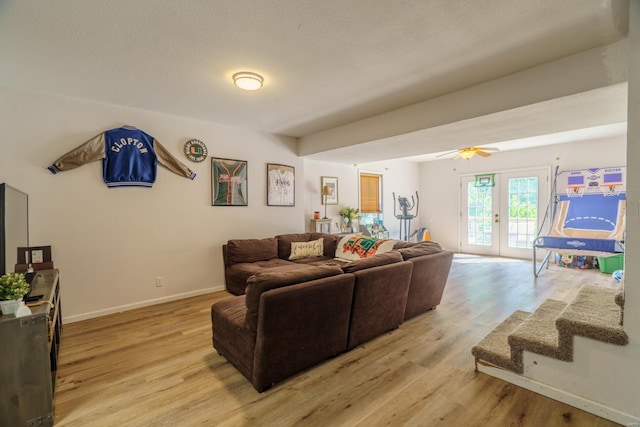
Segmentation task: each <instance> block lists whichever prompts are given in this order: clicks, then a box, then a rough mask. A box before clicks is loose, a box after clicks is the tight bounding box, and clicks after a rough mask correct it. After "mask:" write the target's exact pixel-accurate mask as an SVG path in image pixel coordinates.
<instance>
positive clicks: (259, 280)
mask: <svg viewBox="0 0 640 427" xmlns="http://www.w3.org/2000/svg"><path fill="white" fill-rule="evenodd" d="M300 267H304V268H300ZM338 274H342V269H340V267H336V266H310V265H309V266H307V265H305V266H298V268H295V269H278V271H265V272H262V273H258V274H256V275H254V276H251V277H250V278H249V280H247V287H246V297H245V304H246V305H247V314H246V317H245V323H246V325H247V327H248V328H249V329H250V330H252V331H255V330H256V329H257V327H258V311H259V310H258V309H259V307H260V297H261V296H262V293H263V292H266V291H268V290H271V289H276V288H281V287H284V286H290V285H295V284H298V283H303V282H308V281H311V280H315V279H321V278H323V277H330V276H336V275H338Z"/></svg>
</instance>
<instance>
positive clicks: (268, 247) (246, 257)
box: [223, 237, 278, 265]
mask: <svg viewBox="0 0 640 427" xmlns="http://www.w3.org/2000/svg"><path fill="white" fill-rule="evenodd" d="M223 254H224V264H225V265H232V264H238V263H241V262H257V261H267V260H270V259H273V258H277V257H278V242H277V241H276V239H275V238H274V237H269V238H266V239H233V240H229V241H228V242H227V244H226V245H225V247H224V248H223Z"/></svg>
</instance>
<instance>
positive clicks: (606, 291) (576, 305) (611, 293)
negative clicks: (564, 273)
mask: <svg viewBox="0 0 640 427" xmlns="http://www.w3.org/2000/svg"><path fill="white" fill-rule="evenodd" d="M618 292H619V290H617V289H610V288H603V287H601V286H594V285H585V286H583V287H582V289H580V291H579V292H578V294H577V295H576V297H575V298H574V300H573V301H572V302H571V303H569V305H568V306H567V307H566V309H565V310H564V311H563V312H562V313H561V314H560V316H558V319H557V320H556V326H557V328H558V329H559V330H560V331H561V336H571V335H580V336H583V337H587V338H592V339H595V340H598V341H603V342H606V343H610V344H617V345H626V344H628V343H629V338H628V337H627V334H626V333H625V332H624V330H623V328H622V326H621V325H620V306H618V304H616V301H615V296H616V294H617V293H618ZM561 339H563V338H561Z"/></svg>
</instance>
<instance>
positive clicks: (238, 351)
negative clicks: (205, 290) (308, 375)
mask: <svg viewBox="0 0 640 427" xmlns="http://www.w3.org/2000/svg"><path fill="white" fill-rule="evenodd" d="M319 238H323V244H324V248H323V249H324V251H323V255H322V256H315V257H312V258H302V259H296V260H289V256H290V253H291V243H292V242H310V241H314V240H317V239H319ZM339 239H340V237H339V236H336V235H331V234H323V233H301V234H285V235H280V236H276V237H273V238H268V239H236V240H229V241H228V242H227V244H226V245H224V247H223V256H224V265H225V280H226V287H227V290H228V291H229V292H231V293H232V294H234V295H237V296H236V297H234V298H231V299H229V300H225V301H222V302H219V303H216V304H214V305H213V306H212V307H211V321H212V327H213V347H214V348H215V349H216V350H217V351H218V353H219V354H221V355H222V356H224V357H225V358H226V359H227V360H228V361H229V362H230V363H231V364H232V365H233V366H235V367H236V368H237V369H238V370H239V371H240V372H241V373H242V374H243V375H244V376H245V377H246V378H247V379H248V380H249V381H250V382H251V383H252V384H253V386H254V388H255V389H256V390H258V391H259V392H262V391H264V390H266V389H268V388H269V387H271V385H273V384H275V383H277V382H279V381H282V380H284V379H286V378H288V377H290V376H291V375H293V374H295V373H297V372H299V371H301V370H303V369H305V368H308V367H310V366H313V365H315V364H317V363H320V362H321V361H323V360H326V359H327V358H330V357H333V356H336V355H338V354H340V353H343V352H345V351H348V350H351V349H352V348H354V347H357V346H359V345H361V344H363V343H365V342H367V341H369V340H370V339H372V338H375V337H376V336H379V335H381V334H383V333H384V332H387V331H390V330H392V329H395V328H397V327H398V326H400V325H401V324H402V322H403V321H404V320H406V319H409V318H411V317H413V316H416V315H418V314H421V313H424V312H425V311H428V310H430V309H433V308H435V307H436V306H437V305H438V304H439V303H440V300H441V298H442V294H443V292H444V287H445V284H446V281H447V277H448V275H449V270H450V267H451V262H452V259H453V254H452V253H451V252H447V251H443V250H442V248H441V247H440V245H438V244H437V243H434V242H420V243H408V242H401V241H399V242H397V243H396V244H395V245H394V249H393V250H391V251H389V252H385V253H382V254H379V255H374V256H370V257H368V258H363V259H359V260H356V261H350V262H345V261H341V260H337V259H335V258H334V257H335V251H336V245H337V243H338V241H339ZM243 294H244V295H243Z"/></svg>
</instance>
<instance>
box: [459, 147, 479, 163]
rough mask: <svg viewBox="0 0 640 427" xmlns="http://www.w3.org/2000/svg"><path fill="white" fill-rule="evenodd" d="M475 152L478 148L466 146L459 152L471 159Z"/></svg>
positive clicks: (461, 155)
mask: <svg viewBox="0 0 640 427" xmlns="http://www.w3.org/2000/svg"><path fill="white" fill-rule="evenodd" d="M474 154H476V150H473V149H471V148H465V149H464V150H461V151H460V152H459V153H458V155H459V156H460V157H462V158H463V159H465V160H469V159H470V158H472V157H473V155H474Z"/></svg>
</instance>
